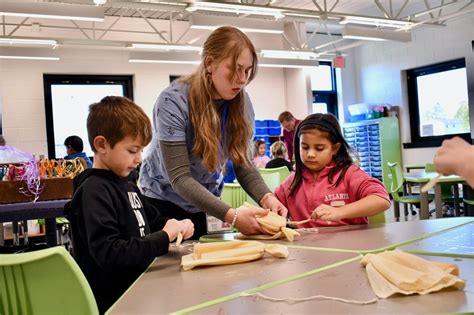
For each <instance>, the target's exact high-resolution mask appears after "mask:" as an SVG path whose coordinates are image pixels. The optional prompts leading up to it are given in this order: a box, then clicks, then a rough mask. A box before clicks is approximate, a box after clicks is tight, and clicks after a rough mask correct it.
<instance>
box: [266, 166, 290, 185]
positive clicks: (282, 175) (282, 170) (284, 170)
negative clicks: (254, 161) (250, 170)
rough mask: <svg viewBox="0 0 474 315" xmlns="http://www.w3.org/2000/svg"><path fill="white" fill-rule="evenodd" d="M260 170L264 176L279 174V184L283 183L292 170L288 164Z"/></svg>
mask: <svg viewBox="0 0 474 315" xmlns="http://www.w3.org/2000/svg"><path fill="white" fill-rule="evenodd" d="M258 171H259V172H260V174H261V175H262V176H264V175H265V174H274V173H276V174H278V176H279V181H280V183H279V184H281V183H282V182H283V181H284V180H285V179H286V178H287V177H288V176H289V175H290V170H288V167H286V166H282V167H277V168H259V169H258Z"/></svg>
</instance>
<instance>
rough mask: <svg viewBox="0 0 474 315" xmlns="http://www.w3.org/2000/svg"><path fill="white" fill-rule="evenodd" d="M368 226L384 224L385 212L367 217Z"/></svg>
mask: <svg viewBox="0 0 474 315" xmlns="http://www.w3.org/2000/svg"><path fill="white" fill-rule="evenodd" d="M368 219H369V224H376V223H385V211H384V212H380V213H377V214H375V215H372V216H370V217H368Z"/></svg>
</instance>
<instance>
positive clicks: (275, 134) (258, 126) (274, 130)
mask: <svg viewBox="0 0 474 315" xmlns="http://www.w3.org/2000/svg"><path fill="white" fill-rule="evenodd" d="M280 135H281V126H280V122H279V121H278V120H271V119H267V120H256V121H255V136H254V138H253V140H254V141H255V140H258V139H262V140H264V141H265V143H266V144H267V150H266V153H265V154H266V155H268V156H270V145H271V144H272V143H273V142H275V141H276V140H275V139H278V138H279V137H280Z"/></svg>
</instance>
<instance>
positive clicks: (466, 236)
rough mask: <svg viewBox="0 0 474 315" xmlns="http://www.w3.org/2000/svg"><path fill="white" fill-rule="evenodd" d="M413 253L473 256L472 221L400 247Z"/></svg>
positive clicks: (473, 236)
mask: <svg viewBox="0 0 474 315" xmlns="http://www.w3.org/2000/svg"><path fill="white" fill-rule="evenodd" d="M400 249H402V250H404V251H408V252H411V253H415V254H429V255H433V254H435V253H436V254H437V255H442V256H452V257H466V258H474V222H471V223H469V224H465V225H462V226H459V227H458V228H455V229H452V230H449V231H445V232H442V233H440V234H438V235H434V236H432V237H430V238H426V239H420V240H417V241H415V242H413V243H409V244H406V245H403V246H401V247H400Z"/></svg>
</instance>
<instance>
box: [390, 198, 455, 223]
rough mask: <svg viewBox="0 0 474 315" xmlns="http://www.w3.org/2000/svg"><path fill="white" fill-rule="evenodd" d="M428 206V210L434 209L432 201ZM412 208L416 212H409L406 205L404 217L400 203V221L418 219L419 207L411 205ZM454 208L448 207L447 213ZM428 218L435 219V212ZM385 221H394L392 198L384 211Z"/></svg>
mask: <svg viewBox="0 0 474 315" xmlns="http://www.w3.org/2000/svg"><path fill="white" fill-rule="evenodd" d="M429 208H430V211H431V210H432V209H434V202H430V204H429ZM413 210H415V211H416V214H412V213H411V210H410V206H408V216H407V217H405V215H404V213H403V211H404V210H403V205H400V221H415V220H419V219H420V217H419V213H420V211H419V209H418V208H416V207H413ZM453 211H454V210H452V209H450V211H449V213H452V212H453ZM429 219H430V220H431V219H436V216H435V214H434V213H433V214H431V215H430V217H429ZM385 222H387V223H388V222H395V216H394V214H393V200H392V204H391V206H390V208H389V209H388V210H387V211H385Z"/></svg>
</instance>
